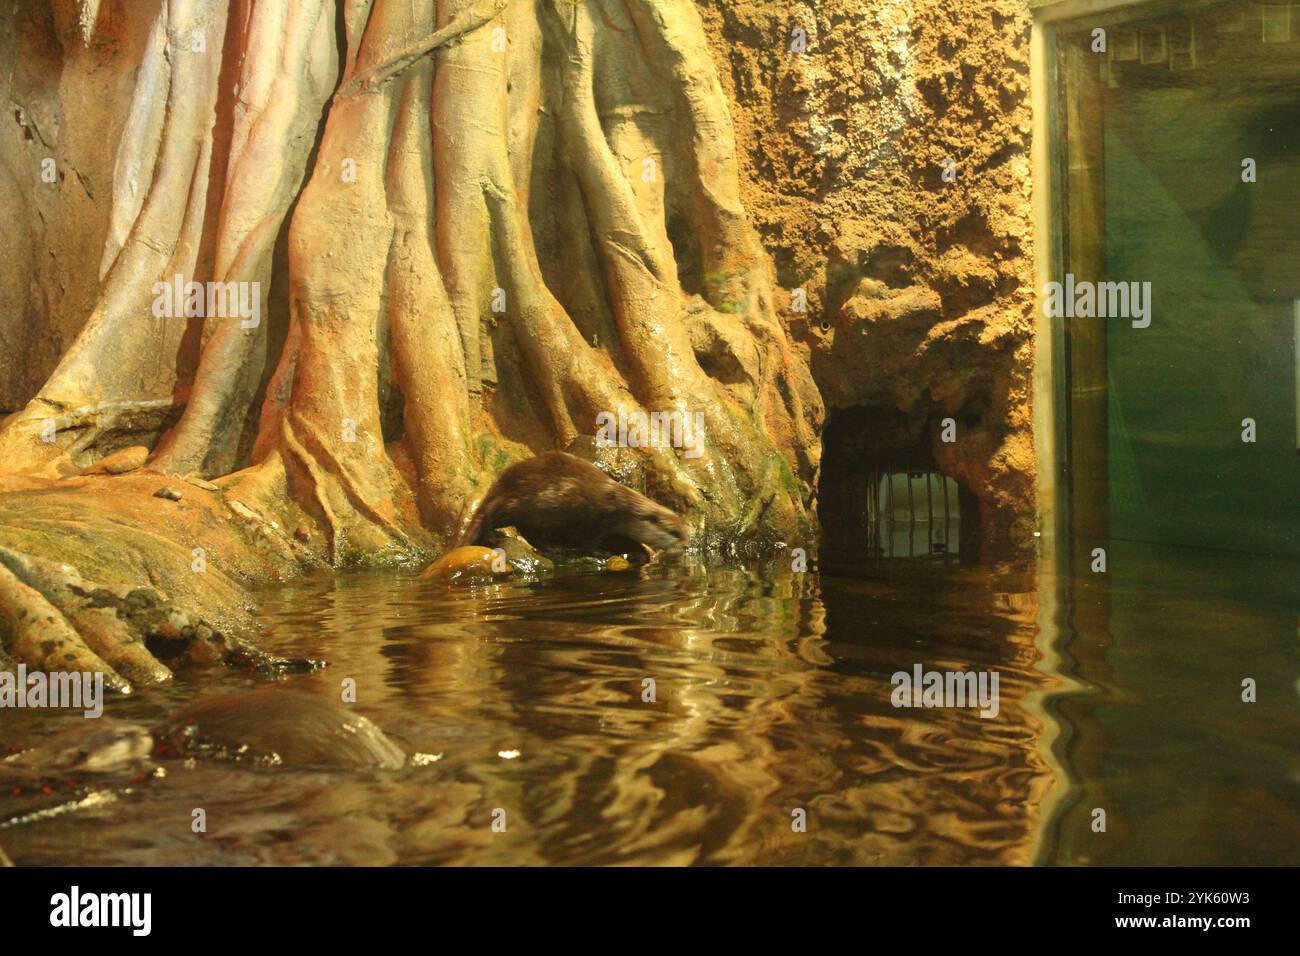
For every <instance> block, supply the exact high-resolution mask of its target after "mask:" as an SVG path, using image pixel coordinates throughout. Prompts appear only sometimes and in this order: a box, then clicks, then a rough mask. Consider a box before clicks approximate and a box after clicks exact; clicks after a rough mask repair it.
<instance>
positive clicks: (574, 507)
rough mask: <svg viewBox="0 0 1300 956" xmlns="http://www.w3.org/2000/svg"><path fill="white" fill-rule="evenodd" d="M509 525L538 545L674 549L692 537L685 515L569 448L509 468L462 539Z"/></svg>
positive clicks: (474, 540) (477, 538)
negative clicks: (602, 469)
mask: <svg viewBox="0 0 1300 956" xmlns="http://www.w3.org/2000/svg"><path fill="white" fill-rule="evenodd" d="M506 527H513V528H515V529H517V530H518V532H519V533H520V534H521V535H523V537H524V538H526V539H527V540H528V542H529V543H530V544H532V545H533V547H535V548H537V549H538V550H539V551H546V550H548V549H571V550H580V551H585V552H606V553H610V554H625V553H628V552H636V551H640V550H641V546H642V545H645V546H648V547H650V548H653V549H655V550H668V549H673V548H677V547H679V546H681V545H682V544H683V543H684V542H685V541H686V523H685V522H684V521H683V520H682V519H681V518H680V517H679V516H678V515H676V514H675V513H673V512H672V511H670V510H668V509H667V508H665V507H663V505H660V504H658V503H656V502H654V501H651V500H650V499H649V498H647V497H646V496H645V495H643V494H640V493H638V492H636V491H633V490H632V489H631V488H628V487H627V486H625V485H620V484H619V483H618V482H617V481H615V480H614V479H613V478H610V477H609V476H608V475H606V474H605V473H604V472H603V471H601V470H600V469H599V468H597V467H596V466H595V465H593V464H591V463H590V462H587V461H584V460H583V459H581V458H579V457H577V456H576V455H570V454H568V453H567V452H562V451H551V452H546V453H545V454H541V455H538V456H537V457H536V458H529V459H527V460H526V461H521V462H517V463H516V464H513V465H511V466H510V467H509V468H507V469H506V470H505V471H503V472H502V473H501V474H500V476H499V477H498V478H497V480H496V482H495V483H494V484H493V485H492V487H491V488H490V489H488V493H487V495H486V496H485V497H484V498H483V501H482V503H481V504H480V505H479V507H478V508H477V510H476V511H475V513H474V517H473V518H472V519H471V520H470V523H469V525H468V526H467V527H466V529H465V533H464V534H463V535H462V536H461V540H460V542H459V543H460V544H461V545H480V544H487V543H488V539H489V537H490V535H491V534H492V532H493V531H494V530H495V529H497V528H506Z"/></svg>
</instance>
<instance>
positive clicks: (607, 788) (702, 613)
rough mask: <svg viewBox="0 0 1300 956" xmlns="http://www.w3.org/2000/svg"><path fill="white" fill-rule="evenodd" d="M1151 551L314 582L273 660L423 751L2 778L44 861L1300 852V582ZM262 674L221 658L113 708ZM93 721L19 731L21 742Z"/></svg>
mask: <svg viewBox="0 0 1300 956" xmlns="http://www.w3.org/2000/svg"><path fill="white" fill-rule="evenodd" d="M1146 561H1147V565H1146V567H1147V571H1146V572H1144V573H1143V574H1140V575H1136V576H1133V577H1126V576H1125V575H1124V574H1116V573H1115V572H1114V571H1112V573H1111V574H1110V575H1109V576H1108V578H1107V579H1101V578H1097V577H1093V576H1088V577H1087V578H1081V579H1078V580H1075V579H1072V578H1070V577H1069V576H1057V575H1054V574H1051V573H1048V572H1046V571H1038V570H1036V569H1034V568H1032V567H1025V568H1003V567H998V568H990V567H955V566H945V565H929V564H921V565H917V564H897V565H879V564H877V565H875V566H874V567H873V568H872V569H871V571H870V572H869V574H866V575H864V574H859V575H858V576H855V577H848V576H844V577H840V576H836V577H830V576H822V577H820V578H819V577H818V576H817V575H816V574H812V573H810V574H805V575H795V574H791V573H790V572H789V570H788V567H786V566H783V565H763V566H753V567H727V568H720V567H705V566H703V565H701V564H698V563H695V564H677V565H671V566H665V567H651V568H648V569H645V570H643V571H641V572H639V573H637V572H634V573H622V574H603V575H601V574H587V575H579V576H572V577H557V578H555V579H552V580H548V581H545V582H541V583H536V584H515V585H497V586H492V587H488V588H483V589H478V590H474V591H466V590H458V591H455V592H447V591H445V590H439V589H435V588H430V587H429V586H428V585H427V584H425V583H423V582H419V581H417V580H414V579H413V578H412V577H408V576H394V575H374V574H372V575H361V576H355V577H343V578H338V579H334V578H331V577H323V578H316V579H310V580H303V581H299V582H296V583H293V584H291V585H289V586H286V587H284V588H282V589H280V590H278V591H276V592H274V593H268V594H267V595H265V599H264V605H263V609H262V615H263V619H264V621H265V623H266V625H267V628H268V636H267V642H268V643H269V644H271V645H272V646H273V647H274V649H276V650H278V651H281V652H284V653H291V654H296V655H303V654H306V655H310V656H313V657H324V658H326V659H328V660H329V661H330V662H331V666H330V667H329V668H328V669H327V670H326V671H324V672H321V673H318V674H314V675H310V676H305V677H295V678H293V679H292V680H291V681H290V683H291V684H292V685H293V686H296V687H299V688H301V689H305V690H308V691H311V692H314V693H318V694H323V695H331V696H334V697H337V695H338V694H339V693H340V690H341V685H342V682H343V681H344V679H345V678H351V679H354V680H355V681H356V686H357V703H356V705H355V706H356V708H357V709H358V710H359V711H361V712H362V713H364V714H365V715H367V716H369V717H370V718H372V719H373V720H374V721H375V722H376V723H378V724H379V725H380V726H381V727H383V728H385V729H386V730H387V731H388V732H389V733H390V734H391V735H392V736H394V737H395V738H397V739H398V740H400V741H401V743H402V744H403V745H404V746H405V748H406V749H407V751H408V752H411V753H417V754H419V755H420V757H419V759H417V760H415V761H413V762H412V765H410V766H408V767H407V768H405V769H403V770H400V771H390V772H385V771H372V770H366V771H359V770H358V771H330V772H325V771H320V770H305V769H293V768H282V769H278V770H255V769H250V768H247V767H242V766H229V765H222V764H217V763H212V762H202V761H197V762H191V763H189V764H187V763H185V762H180V761H168V762H165V763H164V764H163V766H162V771H161V774H162V775H161V776H159V775H152V776H151V775H150V774H149V773H148V772H136V771H131V772H127V771H123V772H122V773H118V774H116V775H114V774H101V775H99V776H93V775H86V774H81V775H75V774H74V775H72V776H73V779H65V777H66V776H67V775H66V774H63V773H62V772H60V773H58V774H56V773H55V771H54V770H53V769H49V770H47V771H46V772H45V773H44V774H42V773H41V772H40V770H39V761H38V768H37V769H36V770H33V769H32V767H31V763H30V761H28V762H27V764H26V765H25V766H24V767H23V768H22V769H21V772H20V769H19V768H18V766H16V765H15V764H14V763H13V762H9V763H5V762H0V786H2V787H3V789H2V790H0V846H3V847H5V849H6V850H7V851H8V853H9V855H10V856H12V857H14V859H15V861H16V862H18V863H20V864H38V863H84V864H112V863H137V864H141V863H180V864H189V863H269V862H275V863H344V864H348V863H351V864H385V863H406V864H435V863H437V864H446V863H452V864H521V863H522V864H538V865H540V864H557V863H562V864H691V863H704V864H827V865H830V864H899V865H910V864H970V863H980V864H989V863H1007V864H1023V863H1031V862H1040V863H1086V862H1124V863H1128V862H1139V863H1171V862H1238V861H1246V860H1251V861H1258V862H1269V861H1273V860H1280V859H1282V858H1284V857H1289V858H1290V859H1294V853H1295V851H1296V849H1297V847H1300V831H1298V830H1297V815H1296V812H1295V808H1296V805H1297V801H1296V799H1295V797H1296V791H1297V779H1298V778H1300V772H1298V770H1297V767H1298V765H1297V761H1296V755H1295V752H1294V741H1295V739H1296V733H1295V732H1296V730H1297V729H1300V727H1298V726H1297V716H1296V706H1295V704H1296V698H1295V691H1294V689H1293V688H1292V686H1291V685H1292V683H1293V682H1294V681H1295V677H1296V667H1295V651H1296V646H1295V630H1294V628H1295V610H1294V608H1295V603H1294V600H1293V599H1294V583H1293V582H1294V576H1293V575H1292V576H1291V577H1287V576H1285V575H1283V576H1281V577H1279V576H1278V575H1276V574H1274V575H1273V576H1271V577H1270V576H1268V575H1264V574H1263V573H1262V572H1260V570H1259V569H1258V568H1254V569H1253V570H1251V571H1250V572H1249V577H1250V580H1251V581H1252V582H1253V590H1252V591H1251V592H1249V593H1243V592H1242V590H1241V587H1242V574H1243V573H1245V572H1242V571H1241V570H1240V567H1241V566H1240V565H1239V564H1234V563H1233V562H1226V563H1223V564H1221V566H1220V567H1218V568H1217V569H1216V568H1213V567H1210V568H1201V569H1200V571H1199V572H1198V571H1196V569H1195V568H1192V567H1190V566H1186V565H1177V566H1175V565H1170V564H1168V563H1163V564H1162V563H1160V562H1159V561H1157V560H1156V559H1155V557H1153V556H1150V555H1148V556H1146ZM1111 565H1112V569H1114V568H1117V567H1130V568H1135V567H1139V566H1141V563H1140V561H1139V556H1138V555H1128V556H1126V555H1123V554H1120V553H1117V552H1113V553H1112V562H1111ZM1224 568H1228V569H1229V571H1225V570H1224ZM1233 568H1237V569H1238V570H1237V571H1231V569H1233ZM1198 574H1199V577H1198V576H1197V575H1198ZM1216 574H1217V575H1219V576H1218V577H1216V576H1215V575H1216ZM1225 574H1227V575H1228V576H1227V577H1225V576H1224V575H1225ZM1288 586H1289V587H1290V588H1291V589H1292V590H1290V591H1288V590H1286V588H1287V587H1288ZM1288 602H1290V603H1288ZM1283 623H1285V624H1286V626H1287V627H1288V628H1290V630H1287V631H1286V633H1285V634H1283V633H1282V631H1281V630H1279V628H1280V627H1281V625H1282V624H1283ZM915 664H921V665H923V666H924V667H925V668H926V669H934V670H953V671H982V670H996V671H997V672H998V674H999V676H1000V691H1001V700H1000V712H999V714H998V716H997V717H996V718H995V719H991V720H985V719H981V718H980V717H979V716H978V713H977V710H975V709H969V708H968V709H953V708H934V709H897V708H895V707H893V706H892V705H891V703H890V692H891V690H892V686H891V684H890V675H891V674H893V673H894V672H895V671H899V670H911V668H912V667H913V665H915ZM1250 674H1254V675H1256V676H1257V678H1258V680H1259V685H1260V702H1259V704H1257V705H1250V706H1246V705H1242V704H1241V703H1240V697H1239V694H1240V688H1239V682H1240V679H1241V677H1242V676H1249V675H1250ZM647 680H653V682H654V697H655V699H654V701H653V702H648V701H646V700H644V699H643V695H645V694H646V692H647V684H646V682H647ZM253 683H254V682H253V681H252V680H251V679H249V678H247V677H243V676H240V675H232V674H229V673H226V672H223V671H191V672H190V673H188V674H186V675H185V679H184V680H182V681H180V682H178V684H177V686H176V687H174V688H169V689H166V690H162V691H152V692H149V693H145V694H141V695H139V696H138V697H137V698H135V699H131V700H126V701H117V702H115V706H114V707H113V708H112V710H111V713H110V717H109V718H108V719H110V720H116V721H124V722H125V721H130V722H134V723H144V724H150V723H154V722H156V721H158V720H160V719H161V718H162V717H163V716H164V715H166V714H168V713H171V712H172V711H174V710H175V709H176V708H178V707H179V706H181V705H182V704H183V703H184V702H186V701H188V700H190V699H193V698H195V697H198V696H207V695H213V694H217V693H226V692H229V691H231V690H235V689H238V688H240V687H249V686H252V684H253ZM78 724H84V722H82V721H79V720H78V719H77V718H69V717H64V716H61V715H60V716H56V715H51V714H32V713H29V712H8V713H6V714H5V721H4V723H3V725H2V726H0V753H4V752H10V751H14V750H20V749H22V748H25V747H31V746H33V745H36V744H39V743H41V742H42V741H48V740H50V739H51V738H52V737H54V736H56V735H57V734H59V733H60V732H64V731H66V730H67V729H68V728H72V729H73V730H74V731H75V729H76V726H77V725H78ZM1098 806H1101V807H1105V808H1107V811H1108V824H1109V825H1108V830H1107V832H1106V833H1105V834H1096V833H1094V832H1093V831H1092V829H1091V827H1090V822H1091V816H1090V813H1091V810H1092V808H1094V807H1098ZM195 808H203V809H204V810H205V811H206V813H207V821H208V830H207V833H206V834H196V833H193V832H192V831H191V820H192V812H193V810H194V809H195ZM796 809H803V810H804V811H806V814H807V832H805V833H798V832H794V831H793V830H792V819H793V818H792V811H794V810H796ZM500 811H504V820H505V832H494V830H493V827H492V823H493V820H494V815H495V818H496V819H498V820H499V819H500Z"/></svg>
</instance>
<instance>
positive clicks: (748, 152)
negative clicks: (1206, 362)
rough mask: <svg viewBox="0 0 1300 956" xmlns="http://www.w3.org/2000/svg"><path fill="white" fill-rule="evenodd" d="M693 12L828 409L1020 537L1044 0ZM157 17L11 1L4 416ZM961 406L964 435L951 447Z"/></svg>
mask: <svg viewBox="0 0 1300 956" xmlns="http://www.w3.org/2000/svg"><path fill="white" fill-rule="evenodd" d="M697 6H698V7H699V9H700V11H701V13H702V15H703V17H704V20H705V26H706V30H707V31H708V33H709V39H710V41H711V42H712V46H713V55H714V58H715V61H716V62H717V64H718V67H719V72H720V75H721V79H722V83H723V85H724V88H725V90H726V92H727V94H728V98H729V100H730V103H731V113H732V118H733V121H734V124H735V127H736V134H737V137H738V145H739V153H740V159H741V165H742V168H741V186H742V198H743V200H744V202H745V204H746V206H747V208H748V211H749V213H750V215H751V216H752V218H753V219H754V221H755V223H756V224H757V226H758V229H759V232H760V235H761V237H762V240H763V243H764V245H765V247H766V248H767V250H768V252H769V253H770V254H771V255H772V256H773V258H774V261H775V263H776V266H777V275H778V282H779V284H780V286H781V287H782V288H784V289H785V290H791V289H795V288H801V289H803V290H804V292H805V293H806V296H807V312H806V313H793V312H791V311H790V310H789V302H782V303H781V305H782V307H783V309H784V310H785V314H786V315H787V317H788V318H789V325H790V328H791V331H792V333H793V335H794V336H795V338H796V340H797V341H798V345H799V347H800V348H801V349H803V350H804V351H805V353H806V354H807V356H808V358H809V361H810V363H811V365H812V368H813V372H814V375H815V377H816V380H817V383H818V386H819V387H820V389H821V390H822V392H823V395H824V396H825V400H826V403H827V406H828V409H829V410H830V412H831V418H832V419H834V417H835V414H836V412H837V411H838V412H841V413H843V412H845V411H846V410H849V409H854V410H855V411H854V412H853V419H854V421H858V422H862V423H863V425H862V427H864V428H868V429H871V428H872V423H873V422H876V423H884V422H888V423H889V425H888V427H885V426H884V425H883V424H881V425H880V427H879V428H876V429H875V430H876V431H877V432H878V434H877V444H879V442H882V441H883V442H885V443H886V444H887V445H890V446H891V447H887V448H883V449H881V450H880V454H881V455H882V456H883V457H893V458H894V460H899V459H900V458H907V457H915V456H916V454H917V453H918V452H919V453H921V454H922V455H923V456H928V457H930V458H931V459H933V461H932V463H933V464H934V465H936V466H938V467H940V468H942V469H943V470H944V471H946V472H948V473H949V474H952V475H955V476H957V477H958V478H960V479H961V480H962V481H963V483H964V484H965V485H966V486H967V488H968V489H969V491H970V492H971V494H972V495H973V496H974V497H975V499H976V500H977V501H978V503H979V505H980V511H981V519H982V524H983V527H984V531H985V532H986V535H992V536H995V537H997V538H1000V539H1005V538H1006V536H1007V534H1008V530H1009V529H1010V528H1011V526H1012V525H1013V524H1014V522H1015V519H1016V518H1018V517H1019V518H1023V517H1024V516H1026V515H1032V512H1033V493H1034V490H1033V473H1034V467H1035V464H1034V455H1033V448H1032V444H1031V440H1030V389H1029V382H1030V374H1031V370H1032V361H1033V356H1032V351H1031V334H1032V318H1033V317H1032V276H1031V259H1030V256H1031V251H1032V250H1031V248H1030V245H1029V240H1030V233H1029V225H1030V223H1029V217H1030V211H1029V195H1030V183H1029V155H1028V152H1029V130H1030V111H1029V102H1028V88H1029V77H1028V56H1029V42H1028V23H1029V18H1028V14H1027V11H1026V6H1027V4H1026V2H1025V0H972V2H969V3H961V4H954V3H947V2H943V0H810V2H799V0H697ZM155 10H156V3H153V2H146V3H120V2H110V3H105V4H103V5H101V8H100V14H99V17H100V21H101V22H100V23H99V25H98V26H97V28H96V31H95V40H94V41H93V42H92V43H91V44H90V45H89V46H86V45H84V44H83V43H82V42H81V35H80V24H79V22H78V19H77V12H76V4H74V3H71V2H70V0H56V2H53V3H51V4H50V5H49V7H48V8H47V7H46V5H45V4H36V3H22V4H18V5H17V8H16V9H15V8H13V7H9V8H8V9H6V10H5V11H0V65H2V67H3V75H2V76H0V83H4V84H5V88H3V89H0V97H3V98H4V100H5V102H4V103H3V104H2V105H4V106H5V108H6V111H7V118H6V119H5V121H4V122H3V123H0V197H9V198H11V200H12V201H11V202H10V203H9V204H8V206H7V208H9V209H10V210H11V215H12V218H11V223H13V224H14V228H11V229H8V230H4V231H3V232H4V235H3V236H2V237H0V353H3V354H4V355H5V356H6V357H7V359H6V361H5V362H4V363H2V367H0V411H9V410H13V409H16V408H19V407H21V406H22V404H23V403H24V402H25V401H26V400H27V399H29V398H30V397H31V396H32V394H34V392H35V390H36V389H37V388H38V387H39V385H40V383H41V382H42V381H43V380H44V379H45V377H46V376H47V375H48V374H49V372H50V370H51V369H52V367H53V365H54V363H55V362H56V361H57V358H58V356H59V354H60V353H61V352H62V350H63V349H64V348H65V346H66V345H67V344H68V342H69V341H70V340H71V338H72V336H73V334H74V333H75V332H76V330H77V329H78V328H79V326H80V324H81V323H82V322H83V321H84V319H85V317H86V315H87V313H88V312H89V309H90V306H91V303H92V302H93V301H94V296H95V291H96V288H97V285H98V280H99V275H98V272H99V265H100V258H101V257H102V254H103V248H104V239H105V236H106V234H107V231H108V228H109V200H110V197H111V185H112V175H113V167H114V162H115V159H116V146H117V143H118V140H119V138H120V131H121V128H122V125H123V124H124V123H125V121H126V115H127V110H128V107H129V105H130V99H131V91H132V85H133V81H134V71H133V69H132V67H131V65H132V64H134V63H137V62H139V48H140V47H141V46H142V45H143V44H144V42H145V39H146V37H147V34H148V30H149V25H150V22H151V19H152V16H153V13H154V11H155ZM795 27H799V28H801V29H802V30H804V31H805V33H806V36H807V53H805V54H802V55H800V54H795V53H792V52H790V49H789V46H790V41H791V31H792V29H793V28H795ZM73 60H75V61H76V63H75V64H74V63H73ZM47 154H48V155H53V156H55V157H56V158H57V160H58V168H59V170H60V174H59V180H58V182H56V183H53V184H50V185H49V186H48V187H47V188H48V189H49V191H50V195H49V197H48V198H47V199H45V200H42V201H41V202H39V203H33V202H31V201H30V199H29V197H30V195H31V194H32V190H31V189H30V187H29V184H28V183H27V178H26V177H33V176H38V175H39V162H40V159H41V158H42V157H44V156H45V155H47ZM948 159H951V160H953V161H954V162H955V163H956V167H955V171H956V178H955V181H954V182H945V181H944V180H943V178H942V175H941V173H942V171H943V163H944V161H945V160H948ZM9 357H12V358H9ZM167 371H168V374H171V375H175V374H177V373H179V374H180V376H181V378H182V379H183V380H184V379H186V378H187V377H188V374H189V370H188V369H185V368H177V369H170V370H167ZM948 416H951V417H953V418H955V419H956V420H957V423H958V429H959V435H958V441H957V442H956V443H954V444H951V445H944V444H942V443H940V442H939V438H938V435H939V422H940V420H941V419H942V418H944V417H948ZM869 446H870V443H868V447H869ZM1022 523H1023V522H1022Z"/></svg>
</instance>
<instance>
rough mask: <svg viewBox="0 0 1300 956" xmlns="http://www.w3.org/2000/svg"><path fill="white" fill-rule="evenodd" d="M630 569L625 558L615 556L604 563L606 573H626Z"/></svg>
mask: <svg viewBox="0 0 1300 956" xmlns="http://www.w3.org/2000/svg"><path fill="white" fill-rule="evenodd" d="M630 567H632V565H631V564H629V563H628V560H627V558H621V557H619V556H618V555H617V554H616V555H614V556H613V557H612V558H610V559H609V560H608V561H606V562H605V570H606V571H626V570H627V569H628V568H630Z"/></svg>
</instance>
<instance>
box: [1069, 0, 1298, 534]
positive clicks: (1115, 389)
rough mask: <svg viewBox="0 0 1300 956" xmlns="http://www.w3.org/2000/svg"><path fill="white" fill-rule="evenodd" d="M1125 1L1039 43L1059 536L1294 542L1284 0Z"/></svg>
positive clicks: (1292, 25) (1294, 245)
mask: <svg viewBox="0 0 1300 956" xmlns="http://www.w3.org/2000/svg"><path fill="white" fill-rule="evenodd" d="M1136 10H1137V12H1136V15H1135V14H1134V13H1133V12H1132V9H1130V11H1129V12H1126V13H1124V14H1123V17H1126V18H1127V19H1123V18H1121V16H1120V15H1116V16H1114V17H1112V18H1111V19H1110V20H1109V21H1108V20H1106V19H1104V18H1103V19H1098V18H1095V17H1089V18H1088V19H1087V21H1086V22H1081V23H1079V24H1078V26H1077V27H1076V26H1074V25H1073V24H1071V25H1068V26H1066V27H1064V28H1059V32H1058V41H1057V44H1056V55H1057V61H1056V69H1057V76H1058V93H1059V97H1060V99H1059V102H1058V104H1057V135H1058V139H1059V143H1058V150H1059V151H1060V166H1059V174H1060V177H1061V182H1062V184H1063V187H1064V188H1063V194H1062V196H1061V199H1060V210H1061V212H1062V214H1063V217H1064V222H1063V223H1062V224H1061V225H1062V237H1061V241H1062V246H1063V253H1064V261H1063V263H1062V266H1063V268H1062V270H1061V272H1062V273H1063V274H1062V275H1059V276H1056V277H1054V278H1056V279H1057V280H1058V283H1059V291H1058V290H1056V289H1053V290H1052V292H1051V295H1049V305H1053V306H1054V308H1055V310H1056V312H1055V314H1058V315H1059V316H1060V318H1059V321H1060V322H1061V323H1063V326H1064V331H1065V340H1066V360H1065V366H1066V374H1067V375H1068V377H1069V383H1068V403H1069V409H1068V412H1067V414H1068V422H1069V424H1068V430H1069V434H1068V436H1067V442H1066V444H1067V447H1068V454H1069V457H1070V476H1069V477H1070V482H1071V485H1072V501H1071V506H1072V507H1071V514H1072V525H1073V531H1074V532H1075V534H1076V536H1078V537H1082V538H1086V539H1096V538H1111V539H1119V540H1127V541H1140V542H1149V543H1156V544H1172V545H1179V546H1186V547H1197V548H1214V549H1222V550H1231V551H1244V552H1252V553H1257V554H1263V555H1290V556H1296V555H1300V460H1298V459H1297V446H1298V445H1300V437H1298V436H1300V422H1298V421H1297V416H1298V415H1300V412H1298V411H1297V402H1298V399H1297V377H1298V374H1297V367H1298V365H1297V363H1298V361H1300V359H1297V350H1296V335H1297V321H1296V318H1295V315H1296V311H1295V310H1296V304H1295V303H1296V300H1297V299H1298V298H1300V122H1297V120H1298V119H1300V6H1287V5H1281V6H1268V5H1262V4H1259V3H1241V2H1232V3H1220V4H1190V5H1189V4H1186V3H1184V4H1179V5H1178V6H1177V7H1170V6H1169V5H1162V4H1149V5H1141V6H1139V7H1137V8H1136ZM1098 26H1101V27H1102V28H1103V29H1105V31H1106V37H1105V40H1106V44H1105V45H1106V49H1105V51H1104V52H1102V51H1100V50H1098V49H1096V48H1097V46H1098V42H1097V40H1098V38H1097V35H1096V34H1095V33H1094V31H1095V30H1096V28H1097V27H1098ZM1053 298H1055V302H1054V303H1053Z"/></svg>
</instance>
